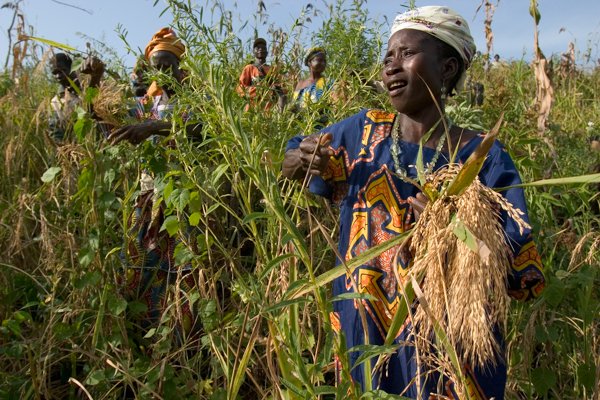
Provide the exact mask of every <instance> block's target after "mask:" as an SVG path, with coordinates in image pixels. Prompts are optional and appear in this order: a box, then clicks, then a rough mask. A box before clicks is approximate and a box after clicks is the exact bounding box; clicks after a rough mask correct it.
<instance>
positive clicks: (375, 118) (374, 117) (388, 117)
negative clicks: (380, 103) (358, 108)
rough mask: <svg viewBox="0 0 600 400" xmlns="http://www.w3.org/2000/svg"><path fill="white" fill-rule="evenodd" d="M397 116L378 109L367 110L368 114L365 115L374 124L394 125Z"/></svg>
mask: <svg viewBox="0 0 600 400" xmlns="http://www.w3.org/2000/svg"><path fill="white" fill-rule="evenodd" d="M395 116H396V114H394V113H391V112H388V111H384V110H378V109H372V110H367V111H366V114H365V117H366V118H367V119H369V120H370V121H371V122H374V123H380V122H389V123H392V122H394V117H395Z"/></svg>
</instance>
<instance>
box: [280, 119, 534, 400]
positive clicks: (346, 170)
mask: <svg viewBox="0 0 600 400" xmlns="http://www.w3.org/2000/svg"><path fill="white" fill-rule="evenodd" d="M394 117H395V114H391V113H388V112H384V111H377V110H363V111H361V112H359V113H358V114H356V115H354V116H352V117H350V118H348V119H345V120H343V121H341V122H339V123H337V124H335V125H332V126H329V127H327V128H325V129H323V130H322V131H321V132H330V133H331V134H332V135H333V140H332V142H331V145H330V146H331V149H333V151H334V155H333V156H332V157H331V160H330V162H329V164H328V167H327V169H326V171H325V173H324V174H323V175H322V176H321V177H317V176H313V177H312V179H311V182H310V190H311V192H313V193H315V194H318V195H321V196H324V197H326V198H328V199H330V200H331V201H332V202H333V203H335V204H336V205H338V206H339V209H340V233H339V247H338V250H339V253H340V254H341V255H342V256H343V257H344V258H345V259H346V260H350V259H351V258H353V257H356V256H358V255H359V254H361V253H363V252H364V251H366V250H367V249H369V248H370V247H372V246H376V245H378V244H380V243H383V242H385V241H387V240H389V239H391V238H393V237H394V236H396V235H398V234H400V233H402V232H404V231H405V230H407V229H409V228H410V226H411V224H412V223H413V213H412V209H411V207H410V205H409V204H408V203H407V201H406V199H407V198H408V197H410V196H415V195H416V194H417V192H418V189H417V188H416V187H415V186H413V185H411V184H408V183H405V182H404V181H402V180H401V179H400V178H398V177H397V176H396V175H395V174H394V173H393V172H392V171H393V170H394V162H393V160H392V156H391V153H390V145H391V144H392V139H391V136H390V132H391V129H392V124H393V122H394ZM301 140H302V137H295V138H293V139H291V140H290V141H289V143H288V147H287V149H288V150H289V149H294V148H297V147H298V146H299V143H300V141H301ZM481 140H482V137H481V136H477V137H475V138H473V139H472V140H471V141H469V142H468V143H467V144H466V145H465V146H464V147H463V148H462V149H461V150H460V151H459V152H458V158H459V160H460V161H461V162H464V161H465V160H466V159H467V158H468V156H469V155H470V154H471V153H472V152H473V150H474V149H475V148H476V147H477V145H478V144H479V143H480V142H481ZM401 146H402V150H403V151H402V154H401V155H400V158H399V162H400V163H402V166H403V167H404V168H405V169H406V170H407V172H408V175H409V176H410V177H416V170H415V168H414V165H415V164H416V159H417V153H418V150H419V145H417V144H412V143H407V142H403V141H402V142H401ZM434 154H435V150H434V149H429V148H424V149H423V158H424V162H425V163H427V162H428V161H430V160H432V158H433V157H434ZM445 163H447V156H446V155H445V154H444V153H442V154H441V155H440V156H439V159H438V161H437V164H436V167H435V168H436V169H437V168H439V167H441V166H442V165H444V164H445ZM479 178H480V179H481V182H482V183H483V184H484V185H486V186H488V187H506V186H510V185H514V184H517V183H520V182H521V180H520V177H519V174H518V172H517V170H516V169H515V166H514V164H513V161H512V160H511V158H510V156H509V154H508V152H507V151H506V150H505V149H504V148H503V146H502V145H501V144H500V143H498V142H496V143H494V145H493V146H492V149H491V150H490V152H489V155H488V157H487V159H486V161H485V163H484V166H483V169H482V170H481V173H480V174H479ZM503 195H504V196H505V197H506V199H507V200H508V201H509V202H510V203H511V204H512V205H513V206H515V207H517V208H519V209H520V210H522V211H524V212H526V204H525V197H524V193H523V190H522V189H517V188H515V189H509V190H507V191H505V192H503ZM524 219H525V220H526V221H528V218H527V215H525V216H524ZM502 221H503V227H504V229H505V231H506V234H507V237H508V238H509V244H510V246H511V247H512V250H513V252H514V262H513V269H512V274H511V275H510V276H509V282H508V288H507V290H508V293H509V294H510V295H511V296H512V297H513V298H517V299H521V300H523V299H528V298H532V297H536V296H538V295H539V294H540V292H541V290H542V288H543V287H544V275H543V272H542V265H541V260H540V256H539V255H538V253H537V250H536V247H535V245H534V243H533V241H532V239H531V235H530V232H529V231H526V232H524V233H523V234H520V233H519V229H518V227H517V225H516V223H515V222H514V221H513V220H512V219H508V218H507V216H506V213H504V214H503V215H502ZM396 250H397V248H392V249H390V250H388V251H385V252H384V253H382V254H381V255H379V256H378V257H376V258H374V259H372V260H371V261H369V262H368V263H367V264H365V265H362V266H360V267H359V268H357V269H356V270H355V271H354V273H353V275H354V280H355V282H357V287H358V290H359V292H361V293H367V294H369V295H371V296H373V297H374V298H375V299H377V300H376V301H375V300H358V299H344V300H341V301H336V302H334V304H333V310H334V312H333V314H332V318H331V321H332V325H333V328H334V331H338V332H341V333H343V336H344V338H345V340H346V346H347V348H352V347H354V346H358V345H362V344H365V338H364V330H363V326H362V322H361V318H360V315H359V311H358V306H357V303H356V302H357V301H362V302H363V304H364V306H365V310H366V314H367V325H368V326H367V331H368V335H369V342H368V343H369V344H383V343H384V340H385V337H386V334H387V331H388V329H389V327H390V324H391V321H392V319H393V317H394V314H395V312H396V310H397V307H398V304H399V303H400V301H402V298H401V294H400V293H399V292H398V290H397V287H398V285H397V282H396V278H395V274H394V271H393V269H394V268H396V269H398V270H399V271H400V272H401V274H402V268H403V267H402V266H401V265H393V260H394V255H395V253H396ZM339 263H340V260H339V259H338V260H337V264H339ZM332 291H333V296H338V295H340V294H343V293H348V292H353V291H354V290H353V288H352V285H351V279H350V277H347V276H345V275H344V276H341V277H339V278H337V279H336V280H335V281H334V282H333V290H332ZM411 329H412V327H411V326H410V324H409V323H408V321H407V322H406V323H405V324H404V326H403V327H402V328H401V330H400V333H399V334H398V336H397V338H396V340H395V343H396V344H397V345H399V348H398V350H397V351H396V352H395V353H394V355H393V356H392V357H391V359H390V361H389V364H387V365H386V368H384V374H383V375H382V374H381V373H379V372H375V375H374V376H373V385H374V387H378V388H379V389H381V390H384V391H386V392H388V393H393V394H403V395H404V396H407V397H410V398H418V397H417V396H418V392H419V391H418V388H417V387H416V383H415V377H416V374H417V365H416V361H415V358H414V357H415V351H414V347H413V346H412V345H410V340H411V335H410V333H411ZM497 332H498V335H499V336H500V333H499V330H497ZM499 339H500V342H501V343H502V338H501V337H499ZM407 342H408V343H409V344H407ZM360 354H361V353H360V352H358V351H356V352H350V353H349V354H348V358H349V362H350V365H351V366H353V365H354V364H355V361H356V359H357V358H358V357H359V356H360ZM375 359H376V358H375ZM375 359H373V363H374V362H375ZM351 374H352V377H353V379H354V380H355V381H356V382H358V383H360V384H361V385H363V386H364V375H363V374H364V369H363V366H362V365H361V366H358V367H356V368H354V369H352V371H351ZM465 374H466V376H467V381H468V383H469V385H470V387H469V390H470V391H471V392H472V393H473V398H475V399H490V398H492V397H493V398H495V399H496V400H500V399H503V398H504V387H505V384H506V365H504V364H499V365H497V366H496V368H492V367H490V368H486V369H485V370H481V369H477V368H475V369H471V368H469V367H468V366H465ZM428 376H429V377H428V378H426V379H423V377H421V384H422V387H421V389H422V390H421V393H422V394H423V397H422V398H423V399H427V398H429V394H439V395H446V396H449V397H450V398H453V397H454V392H453V390H452V384H451V383H449V382H447V381H445V383H444V384H443V385H442V387H441V388H440V387H439V384H438V383H439V379H438V378H439V376H436V374H435V373H431V374H430V375H428Z"/></svg>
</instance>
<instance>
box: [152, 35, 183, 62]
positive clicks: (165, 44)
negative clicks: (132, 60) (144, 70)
mask: <svg viewBox="0 0 600 400" xmlns="http://www.w3.org/2000/svg"><path fill="white" fill-rule="evenodd" d="M161 50H163V51H168V52H170V53H173V54H175V57H177V58H178V59H181V56H182V55H183V53H184V52H185V46H184V44H183V43H182V42H181V39H179V38H178V37H177V34H175V31H173V29H171V28H162V29H161V30H159V31H158V32H156V33H155V34H154V36H152V39H151V40H150V42H148V44H147V45H146V50H144V55H145V56H146V59H147V60H150V56H152V54H153V53H154V52H156V51H161Z"/></svg>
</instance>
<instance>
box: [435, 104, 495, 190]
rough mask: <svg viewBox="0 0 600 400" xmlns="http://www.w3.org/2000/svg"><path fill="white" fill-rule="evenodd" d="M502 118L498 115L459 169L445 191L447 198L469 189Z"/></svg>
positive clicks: (493, 139)
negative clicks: (491, 126) (496, 119)
mask: <svg viewBox="0 0 600 400" xmlns="http://www.w3.org/2000/svg"><path fill="white" fill-rule="evenodd" d="M503 118H504V113H502V114H501V115H500V118H499V119H498V122H496V125H494V127H493V128H492V130H491V131H490V132H489V133H488V134H487V135H485V138H484V139H483V140H482V141H481V143H480V144H479V146H477V148H476V149H475V150H474V151H473V153H471V155H470V156H469V158H468V159H467V161H466V162H465V163H464V165H463V166H462V167H461V168H460V171H458V174H457V175H456V176H455V177H454V179H453V180H452V182H451V183H450V185H449V186H448V188H447V189H446V194H447V195H448V196H457V195H459V194H461V193H462V192H464V191H465V189H466V188H467V187H469V185H470V184H471V183H472V182H473V180H475V177H477V175H478V174H479V171H481V167H483V163H484V161H485V158H486V157H487V154H488V152H489V151H490V149H491V148H492V144H494V141H495V140H496V137H498V133H499V132H500V125H501V124H502V120H503Z"/></svg>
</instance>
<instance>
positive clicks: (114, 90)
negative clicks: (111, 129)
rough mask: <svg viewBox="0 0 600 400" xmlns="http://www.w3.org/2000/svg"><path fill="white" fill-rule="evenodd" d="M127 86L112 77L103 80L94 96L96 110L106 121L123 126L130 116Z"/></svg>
mask: <svg viewBox="0 0 600 400" xmlns="http://www.w3.org/2000/svg"><path fill="white" fill-rule="evenodd" d="M127 93H128V90H127V87H126V86H125V85H123V84H120V83H118V82H116V81H114V80H112V79H106V80H104V81H102V83H101V84H100V87H99V92H98V95H97V96H96V97H95V98H94V102H93V105H94V112H95V113H96V115H97V116H98V117H100V118H101V119H102V120H103V121H104V122H106V123H108V124H110V125H114V126H121V125H123V124H124V123H125V122H126V121H127V120H128V118H129V108H128V104H129V101H128V97H127Z"/></svg>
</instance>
